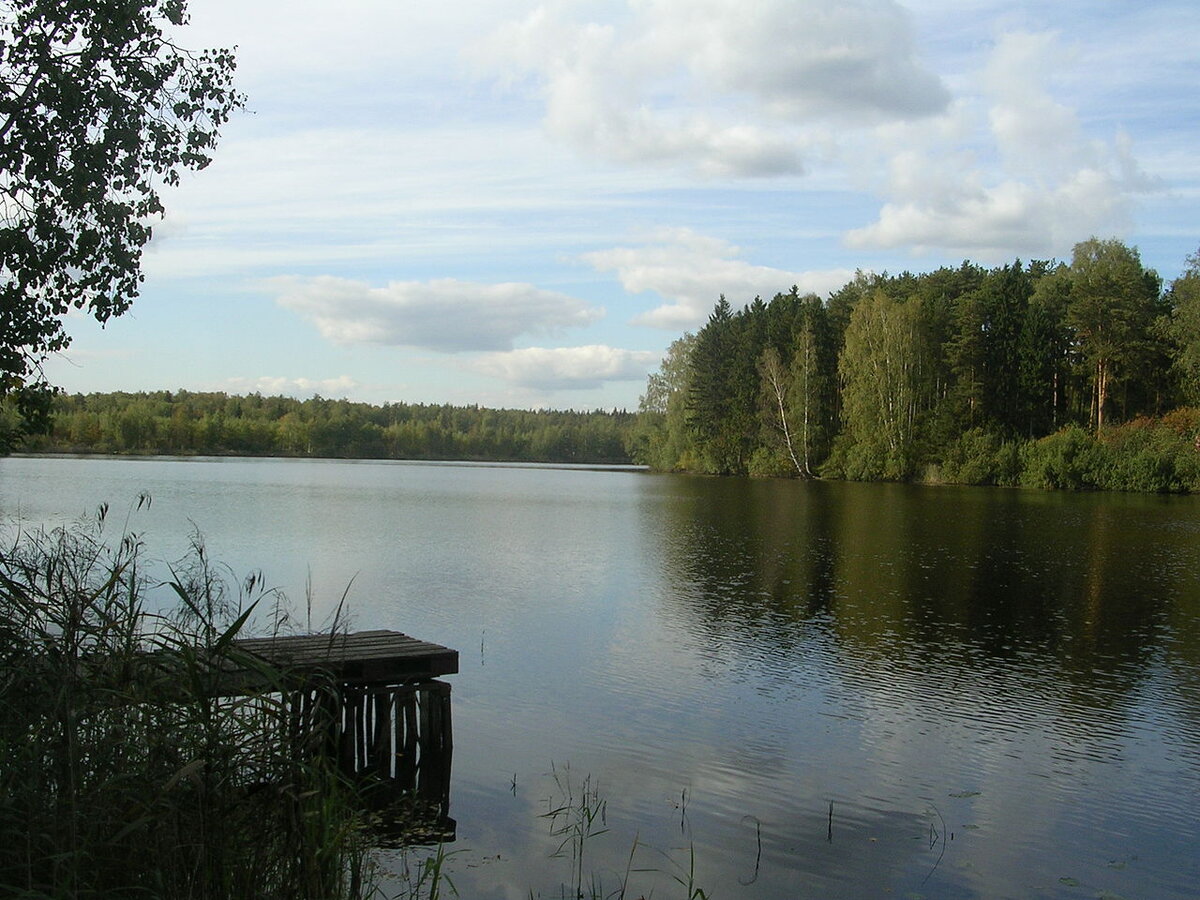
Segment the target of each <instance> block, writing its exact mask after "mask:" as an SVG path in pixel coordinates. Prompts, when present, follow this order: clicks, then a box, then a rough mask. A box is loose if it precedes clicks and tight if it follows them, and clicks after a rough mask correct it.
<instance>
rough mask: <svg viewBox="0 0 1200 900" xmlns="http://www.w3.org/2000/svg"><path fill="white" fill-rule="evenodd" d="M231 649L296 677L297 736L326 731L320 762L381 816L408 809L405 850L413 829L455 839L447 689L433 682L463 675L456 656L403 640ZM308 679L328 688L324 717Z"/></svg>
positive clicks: (274, 643) (367, 635)
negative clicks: (357, 783) (330, 765)
mask: <svg viewBox="0 0 1200 900" xmlns="http://www.w3.org/2000/svg"><path fill="white" fill-rule="evenodd" d="M235 644H236V645H237V647H238V648H239V649H240V650H243V651H246V652H249V653H252V654H254V655H255V656H258V657H260V658H262V659H264V660H266V661H267V662H269V663H271V664H272V665H274V666H278V667H280V668H282V669H285V670H286V671H287V672H288V673H289V675H291V676H293V677H297V676H298V679H297V683H298V685H299V686H298V687H297V688H296V689H295V690H293V691H291V692H290V693H289V695H288V697H287V702H288V705H289V708H290V710H291V716H292V720H293V728H294V730H295V732H296V733H297V734H305V733H310V732H311V731H312V729H313V728H317V729H318V730H321V731H323V733H324V734H325V737H324V738H322V740H321V743H322V744H323V745H324V746H325V748H326V749H325V750H324V751H323V752H327V753H330V754H332V755H334V756H335V757H336V758H337V760H338V763H339V765H340V766H341V768H342V770H343V771H344V772H346V773H347V774H349V775H352V776H355V777H357V778H361V779H365V780H366V782H367V783H369V784H370V785H371V791H370V796H371V797H373V798H374V802H375V805H376V806H377V808H378V809H379V810H380V811H381V812H384V813H386V812H387V811H388V810H389V809H394V808H396V804H397V803H398V802H399V803H400V804H401V806H406V807H408V808H409V812H408V813H407V814H406V815H405V817H404V819H403V821H402V822H401V823H400V825H399V826H398V828H397V833H398V834H399V835H400V836H401V838H402V839H403V840H405V841H407V840H412V839H413V834H414V825H416V826H417V830H418V831H419V832H421V833H423V834H426V835H428V836H429V837H430V839H436V840H453V839H454V834H455V823H454V820H453V819H451V818H450V817H449V807H450V765H451V757H452V753H453V746H454V742H453V732H452V728H451V718H450V685H449V684H447V683H446V682H444V681H438V680H437V676H439V675H453V674H455V673H456V672H458V651H457V650H451V649H450V648H449V647H443V646H441V645H440V644H432V643H429V642H428V641H421V640H418V639H416V638H412V637H409V636H408V635H406V634H402V633H401V632H398V631H359V632H354V633H342V634H333V635H329V634H315V635H285V636H278V637H270V638H243V639H241V640H237V641H235ZM307 673H311V674H312V675H313V676H314V678H315V679H317V680H320V681H324V682H325V683H326V684H328V683H329V681H328V680H332V682H333V683H334V685H336V698H335V706H336V708H334V709H329V708H328V700H329V697H328V695H327V694H325V693H323V692H322V691H321V690H319V689H316V688H310V687H305V686H304V683H305V681H306V679H305V677H304V676H305V675H306V674H307ZM327 679H328V680H327ZM318 723H323V724H318ZM414 813H415V815H416V818H417V820H418V821H416V822H414V819H413V815H414Z"/></svg>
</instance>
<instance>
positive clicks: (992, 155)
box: [47, 0, 1200, 409]
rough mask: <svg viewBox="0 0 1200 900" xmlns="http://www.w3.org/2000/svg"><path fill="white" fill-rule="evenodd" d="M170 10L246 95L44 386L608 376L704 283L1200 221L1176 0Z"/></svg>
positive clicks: (434, 389)
mask: <svg viewBox="0 0 1200 900" xmlns="http://www.w3.org/2000/svg"><path fill="white" fill-rule="evenodd" d="M190 11H191V16H192V21H191V24H190V25H189V26H188V28H187V29H185V31H184V33H183V37H182V39H181V42H182V43H184V44H185V45H186V46H189V47H193V48H202V47H210V46H231V45H236V46H237V48H238V54H237V55H238V59H239V69H238V82H239V87H240V89H241V90H242V91H243V92H245V93H246V94H247V96H248V103H247V107H246V109H245V110H244V111H242V112H241V113H239V114H237V115H236V117H235V119H234V120H233V121H232V122H231V123H230V124H229V125H228V126H227V127H226V128H225V129H224V131H223V137H222V141H221V144H220V146H219V147H218V150H217V154H216V159H215V161H214V162H213V163H212V165H211V166H210V167H209V168H207V169H206V170H204V171H203V172H200V173H198V174H195V175H193V176H190V177H188V178H187V179H186V180H185V183H184V184H183V185H181V186H180V187H179V188H176V189H172V190H168V191H167V192H166V193H165V195H164V200H165V204H166V206H167V214H166V217H165V219H164V220H163V221H162V222H160V223H158V224H157V225H156V228H155V238H154V241H153V242H152V244H151V246H150V248H149V249H148V251H147V253H146V256H145V272H146V281H145V285H144V288H143V291H142V295H141V297H140V298H139V299H138V301H137V302H136V304H135V305H134V307H133V309H132V310H131V311H130V312H129V313H127V314H126V315H125V316H123V317H121V318H119V319H116V320H113V321H111V322H110V323H109V324H108V325H107V327H105V328H103V329H101V328H100V327H99V326H98V325H96V324H95V323H93V322H91V321H90V320H88V319H86V318H83V317H79V316H72V317H71V318H70V319H69V321H68V323H67V328H68V331H69V332H70V333H71V334H72V336H73V339H74V342H73V345H72V347H71V348H70V349H69V350H68V351H66V352H65V353H64V354H62V355H61V356H58V357H56V358H54V359H52V360H51V361H50V363H49V364H48V365H47V375H48V377H49V378H50V380H51V382H52V383H56V384H59V385H61V386H62V387H64V388H65V389H67V390H69V391H85V392H86V391H110V390H157V389H176V388H186V389H189V390H222V391H227V392H229V393H249V392H252V391H260V392H262V393H264V394H275V393H283V394H288V395H292V396H297V397H302V398H303V397H308V396H312V395H313V394H314V393H319V394H321V395H322V396H326V397H348V398H350V399H353V400H363V401H368V402H372V403H383V402H387V401H393V402H395V401H406V402H426V403H442V402H448V403H455V404H474V403H478V404H481V405H486V406H506V407H553V408H576V409H592V408H611V407H624V408H630V409H632V408H635V407H636V405H637V402H638V397H639V395H640V394H641V392H642V391H643V389H644V386H645V378H646V375H647V373H648V372H650V371H653V370H654V369H656V368H657V367H658V363H659V361H660V359H661V357H662V355H663V352H664V350H665V348H666V347H667V345H668V344H670V342H671V341H672V340H674V339H675V338H676V337H678V336H679V335H680V334H682V333H683V332H684V331H685V330H694V329H695V328H697V327H699V326H700V325H702V324H703V322H704V321H705V319H706V317H707V315H708V313H709V312H710V311H711V309H712V305H713V303H715V302H716V300H717V298H718V296H719V295H720V294H725V295H726V296H727V297H728V298H729V299H730V301H731V302H733V303H735V304H736V305H740V304H742V303H745V302H748V301H750V300H752V299H753V298H754V296H755V295H756V294H761V295H762V296H763V297H764V298H769V297H770V296H772V295H773V294H775V293H776V292H778V291H787V290H788V289H790V288H791V286H792V285H793V284H795V285H798V286H799V287H800V289H801V290H802V291H808V290H812V291H815V292H817V293H818V294H821V295H822V296H824V295H826V294H827V293H828V292H829V291H831V290H833V289H836V288H837V287H839V286H840V285H841V284H843V283H844V282H845V281H847V280H848V279H849V278H850V277H851V276H852V274H853V272H854V270H855V269H856V268H862V269H867V270H874V271H885V270H886V271H889V272H897V271H902V270H905V269H907V270H910V271H927V270H930V269H933V268H936V267H938V266H939V265H943V264H950V265H957V264H958V263H959V262H961V261H962V260H963V259H964V258H969V259H971V260H973V261H976V262H980V263H984V264H989V265H991V264H1000V263H1004V262H1008V261H1011V260H1012V259H1013V258H1015V257H1020V258H1022V259H1030V258H1050V257H1057V258H1060V259H1062V258H1069V256H1070V253H1071V248H1072V246H1073V245H1074V244H1075V243H1076V242H1078V241H1081V240H1084V239H1086V238H1088V237H1090V236H1092V235H1097V236H1100V237H1112V236H1115V237H1119V238H1121V239H1122V240H1125V241H1127V242H1129V243H1131V244H1134V245H1136V246H1137V247H1138V248H1139V249H1140V250H1141V253H1142V258H1143V260H1144V262H1145V263H1146V264H1147V265H1149V266H1152V267H1154V268H1156V269H1157V270H1158V271H1159V273H1160V274H1161V275H1162V276H1163V277H1164V278H1165V279H1166V280H1167V281H1168V282H1169V281H1170V280H1171V279H1172V278H1174V277H1176V276H1177V275H1178V274H1179V273H1180V271H1181V269H1182V268H1183V266H1184V261H1185V259H1186V257H1187V256H1188V255H1189V254H1191V253H1193V252H1195V251H1196V249H1197V247H1198V245H1200V224H1198V223H1200V217H1198V216H1197V212H1198V210H1200V202H1198V201H1200V155H1198V154H1197V153H1196V150H1195V148H1196V147H1197V146H1200V91H1198V90H1197V87H1198V86H1200V54H1198V53H1197V52H1196V49H1195V48H1196V46H1197V45H1198V43H1200V6H1198V5H1197V4H1195V3H1194V0H1188V2H1150V3H1146V4H1136V3H1129V2H1125V0H1107V2H1101V0H1097V2H1079V0H1064V2H1060V3H1053V4H1049V3H1022V2H1012V0H1005V2H991V0H911V2H906V3H898V2H892V0H854V2H841V3H838V2H835V3H831V2H830V0H627V2H608V0H579V2H570V0H562V2H541V3H539V2H523V0H462V2H456V3H453V4H431V3H428V2H419V3H418V2H411V0H341V2H338V3H331V2H315V0H287V2H280V0H254V2H253V3H250V4H248V3H245V2H244V0H192V2H191V5H190Z"/></svg>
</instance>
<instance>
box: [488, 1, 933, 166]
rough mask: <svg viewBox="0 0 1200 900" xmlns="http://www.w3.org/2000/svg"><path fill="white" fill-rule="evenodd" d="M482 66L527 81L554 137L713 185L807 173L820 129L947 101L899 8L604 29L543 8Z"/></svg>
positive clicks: (788, 4) (645, 22) (688, 4)
mask: <svg viewBox="0 0 1200 900" xmlns="http://www.w3.org/2000/svg"><path fill="white" fill-rule="evenodd" d="M614 23H615V24H614ZM482 55H483V56H484V58H485V59H487V60H490V61H491V63H492V64H493V66H495V67H496V68H498V69H501V70H504V71H506V72H507V74H508V76H509V77H510V78H516V77H518V76H521V75H526V76H529V75H532V78H533V80H534V82H535V83H536V84H537V85H538V86H539V87H540V89H541V91H542V94H543V97H544V101H545V125H546V128H547V130H548V131H549V132H550V134H552V135H554V136H555V137H558V138H560V139H562V140H565V141H567V142H569V143H571V144H572V145H574V146H575V147H577V148H578V149H580V150H583V151H585V152H588V153H595V154H598V155H600V156H602V157H605V158H608V159H611V160H616V161H619V162H634V163H660V162H665V163H680V164H683V165H686V166H688V167H691V168H694V169H696V170H698V171H700V172H703V173H706V174H712V175H749V176H756V175H759V176H761V175H779V174H785V173H798V172H800V171H801V170H802V168H803V159H802V154H803V152H804V150H805V149H806V147H807V146H808V145H809V144H810V143H811V142H814V141H817V140H820V139H821V138H819V137H818V136H817V135H815V134H814V133H812V132H811V131H810V130H809V126H812V125H814V124H815V123H827V122H828V121H830V120H835V121H838V122H843V123H844V122H847V121H850V122H861V121H878V120H880V119H884V120H894V119H909V118H913V117H919V116H925V115H928V114H931V113H936V112H937V111H939V110H941V109H942V108H943V107H945V105H946V104H947V102H948V100H949V94H948V92H947V91H946V89H945V87H944V86H943V85H942V83H941V81H940V79H939V78H938V77H937V76H936V75H934V74H933V73H931V72H929V71H927V70H926V69H925V68H924V67H923V66H922V65H921V64H920V62H919V61H918V59H917V57H916V52H915V48H914V45H913V40H912V29H911V26H910V23H909V20H908V16H907V14H906V13H905V12H904V10H902V9H901V8H900V6H899V5H897V4H896V3H894V2H892V0H858V2H855V3H839V4H829V3H827V2H824V0H756V2H754V3H751V4H746V3H742V2H739V0H644V2H638V3H630V4H629V6H628V9H626V10H624V11H623V14H620V15H614V17H613V22H609V23H598V22H577V21H570V20H568V19H566V18H565V17H563V16H562V15H560V14H558V13H557V12H551V11H550V10H549V9H548V8H547V7H545V6H542V7H539V8H538V9H536V10H535V11H534V12H533V13H531V14H530V15H529V16H528V17H526V18H525V19H523V20H521V21H519V22H512V23H509V24H508V25H506V26H505V27H503V28H501V29H500V30H499V31H498V32H496V33H495V34H494V35H493V36H492V38H491V40H490V41H489V42H488V43H487V45H486V46H485V48H484V49H483V51H482Z"/></svg>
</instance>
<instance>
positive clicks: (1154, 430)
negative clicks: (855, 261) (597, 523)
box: [633, 238, 1200, 491]
mask: <svg viewBox="0 0 1200 900" xmlns="http://www.w3.org/2000/svg"><path fill="white" fill-rule="evenodd" d="M1198 407H1200V254H1197V255H1196V256H1193V257H1191V258H1190V259H1189V260H1188V261H1187V269H1186V270H1185V272H1184V274H1183V275H1182V276H1181V277H1180V278H1179V279H1177V280H1176V281H1175V282H1174V283H1173V284H1172V285H1170V287H1169V289H1166V290H1164V288H1163V285H1162V282H1161V279H1160V278H1159V276H1158V275H1157V274H1156V273H1155V272H1154V271H1153V270H1150V269H1147V268H1145V267H1144V266H1143V264H1142V262H1141V258H1140V255H1139V253H1138V251H1137V250H1136V249H1135V248H1131V247H1128V246H1126V245H1125V244H1123V243H1121V242H1119V241H1116V240H1097V239H1094V238H1093V239H1091V240H1088V241H1085V242H1083V243H1081V244H1078V245H1077V246H1076V247H1075V249H1074V253H1073V255H1072V259H1071V262H1070V263H1069V264H1066V263H1055V262H1044V261H1038V262H1032V263H1029V264H1023V263H1022V262H1021V261H1020V260H1017V261H1015V262H1013V263H1012V264H1010V265H1005V266H1001V267H998V268H993V269H985V268H982V267H980V266H978V265H974V264H972V263H970V262H964V263H963V264H962V265H961V266H959V267H958V268H941V269H938V270H937V271H934V272H930V273H927V274H923V275H913V274H910V273H907V272H906V273H903V274H901V275H895V276H889V275H887V274H882V275H871V274H864V273H861V272H860V273H859V274H858V275H857V277H856V278H855V279H854V280H853V281H851V282H850V283H848V284H846V285H845V286H843V287H842V288H841V289H840V290H838V291H836V292H834V293H833V294H831V295H830V297H829V298H828V299H826V300H822V299H821V298H819V297H817V296H815V295H807V296H801V295H799V294H798V292H797V291H796V289H795V288H793V289H792V291H791V292H790V293H788V294H778V295H776V296H775V297H774V299H772V300H771V301H769V302H766V301H763V300H762V299H761V298H755V299H754V301H753V302H752V303H749V304H747V305H746V306H744V307H743V308H741V309H737V310H735V309H734V308H733V307H732V306H731V305H730V303H729V302H728V301H727V300H726V299H725V298H724V297H721V299H720V301H719V302H718V303H717V305H716V308H715V309H714V310H713V313H712V315H711V316H710V318H709V320H708V323H707V324H706V325H705V326H704V327H703V328H702V329H700V331H699V332H698V333H696V334H686V335H684V336H683V337H681V338H680V339H679V340H677V341H675V342H674V343H673V344H672V345H671V347H670V349H669V351H668V354H667V356H666V358H665V359H664V360H663V363H662V367H661V369H660V371H659V372H658V373H656V374H654V375H652V376H651V377H650V382H649V385H648V388H647V391H646V393H645V395H644V396H643V397H642V402H641V407H640V414H639V418H638V422H637V425H636V427H635V431H634V435H633V456H634V458H635V460H637V461H638V462H642V463H645V464H648V465H650V466H651V467H653V468H655V469H659V470H664V471H692V472H703V473H711V474H750V475H791V476H798V477H811V476H814V475H821V476H824V477H831V478H847V479H855V480H878V479H886V480H920V481H927V482H957V483H970V484H1011V485H1015V484H1027V485H1034V486H1040V487H1056V488H1071V489H1081V488H1104V489H1116V490H1147V491H1200V408H1198Z"/></svg>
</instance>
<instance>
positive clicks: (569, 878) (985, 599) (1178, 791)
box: [0, 458, 1200, 900]
mask: <svg viewBox="0 0 1200 900" xmlns="http://www.w3.org/2000/svg"><path fill="white" fill-rule="evenodd" d="M142 492H145V493H147V494H149V496H150V497H151V499H152V503H151V504H150V505H149V507H148V508H147V507H146V506H145V505H143V507H142V508H141V509H138V508H137V497H138V495H139V494H140V493H142ZM101 503H108V504H109V513H108V527H109V528H110V529H112V528H116V529H117V530H118V531H119V530H120V529H121V527H122V526H124V527H126V528H128V529H129V530H131V531H133V532H136V533H137V534H139V535H140V536H141V537H142V538H143V539H144V541H145V542H146V545H147V548H148V553H149V555H150V556H151V557H153V558H155V559H157V560H160V561H162V562H163V563H164V564H165V563H169V562H170V561H171V560H174V559H177V558H179V557H180V556H182V555H183V553H184V552H185V550H186V548H187V546H188V542H189V540H190V535H191V534H192V533H193V532H198V533H200V534H202V535H203V537H204V540H205V542H206V545H207V547H208V551H209V553H210V555H211V556H212V557H213V558H214V559H217V560H221V561H224V562H225V563H227V564H228V565H229V567H230V568H231V570H232V571H233V572H235V573H236V574H237V575H238V576H242V575H244V574H246V573H248V572H249V571H251V570H261V571H262V572H263V574H264V575H265V577H266V579H267V581H268V582H269V583H272V584H275V585H278V586H279V587H280V588H282V589H283V590H284V591H285V592H286V593H287V594H288V595H289V596H290V597H291V598H292V600H293V605H294V607H295V609H296V615H297V616H298V618H300V619H302V620H303V619H306V618H308V617H309V616H308V612H307V609H306V605H307V604H306V599H305V597H306V592H309V593H310V594H311V598H312V616H311V617H312V619H314V620H316V621H315V622H314V624H317V623H319V621H320V620H322V619H324V618H325V617H327V616H328V615H329V614H330V613H331V612H332V611H333V610H334V609H335V607H336V606H337V604H338V601H339V600H340V599H341V597H342V596H343V594H346V595H347V598H348V599H347V605H348V607H349V609H350V611H351V621H352V627H354V628H356V629H365V628H392V629H396V630H400V631H404V632H407V633H409V634H412V635H414V636H416V637H419V638H422V639H425V640H429V641H435V642H437V643H441V644H446V645H448V646H451V647H454V648H456V649H458V650H459V651H460V654H461V671H460V673H459V674H457V675H454V676H451V677H449V678H448V679H447V680H448V681H450V682H451V683H452V685H453V691H454V694H453V715H454V732H455V751H454V753H455V755H454V768H453V776H452V798H451V814H452V815H453V816H454V818H455V819H456V820H457V822H458V829H457V840H456V842H455V843H454V844H453V845H451V846H450V847H449V848H448V849H451V850H453V851H454V853H453V855H452V856H451V857H450V859H449V861H448V868H449V871H450V874H451V877H452V878H453V880H454V883H455V885H456V887H457V888H458V891H459V893H460V894H461V896H463V897H465V898H514V900H515V898H527V897H529V896H530V895H531V893H532V895H533V896H540V897H558V896H560V895H562V894H563V893H570V891H571V890H573V887H571V888H564V885H570V884H573V875H572V863H571V859H570V854H569V845H568V848H567V850H565V851H564V852H565V853H566V856H564V857H554V856H553V854H554V852H555V850H556V849H558V848H559V846H560V844H561V843H562V842H563V840H564V835H562V834H559V835H557V836H556V835H555V834H553V833H552V831H553V829H554V828H555V825H556V821H555V820H554V819H552V818H547V817H546V816H545V814H546V813H547V812H548V811H549V810H550V809H551V808H553V807H555V806H560V805H563V804H564V802H567V800H568V797H567V795H566V791H567V789H568V787H567V786H568V784H569V790H570V798H573V799H577V798H578V797H579V796H580V792H582V791H583V790H584V789H585V787H586V788H587V789H591V790H594V791H596V792H597V794H596V798H595V799H596V802H599V801H601V800H603V801H605V807H604V818H603V823H602V824H603V826H604V827H605V828H606V829H607V830H606V832H605V833H603V834H600V835H596V836H592V837H588V838H587V839H586V841H585V847H584V870H585V882H586V881H587V879H588V877H589V876H591V877H595V878H596V879H599V880H600V881H601V882H602V884H603V890H604V892H605V893H608V892H609V891H611V890H614V889H616V888H617V887H618V886H619V884H620V882H621V879H622V877H623V876H624V873H625V872H626V870H627V869H632V870H635V871H633V872H632V874H630V875H629V892H628V894H627V896H629V897H631V898H632V897H637V896H640V895H641V894H643V893H645V894H648V893H649V892H650V891H651V890H653V891H654V896H656V897H662V898H669V897H686V896H687V883H688V882H689V879H690V880H692V882H693V883H694V885H695V886H696V887H698V888H700V889H702V890H703V891H704V892H705V893H706V895H707V896H708V897H721V898H747V900H749V898H794V897H834V896H836V897H864V898H867V897H871V898H874V897H881V896H896V897H953V898H958V897H963V898H966V897H980V898H985V897H986V898H995V897H1029V896H1038V897H1064V898H1082V897H1089V898H1091V897H1100V896H1104V897H1125V898H1135V897H1154V898H1184V897H1189V898H1190V897H1194V896H1196V895H1197V893H1200V852H1198V847H1200V497H1159V496H1140V495H1117V494H1104V495H1102V494H1085V495H1068V494H1049V493H1040V492H1026V491H1015V490H1003V489H989V488H951V487H943V488H929V487H917V486H906V485H881V484H843V483H821V482H818V483H799V482H790V481H765V480H763V481H760V480H735V479H711V478H697V477H686V476H665V475H651V474H648V473H645V472H640V471H632V470H622V469H614V470H593V469H579V468H566V467H557V468H542V467H536V466H490V465H455V464H417V463H395V462H345V461H311V460H244V459H220V460H216V459H192V460H163V459H150V460H145V459H75V458H58V459H54V458H8V459H0V518H2V519H3V520H4V521H5V522H8V523H10V526H11V523H14V522H18V521H19V522H21V523H23V525H24V526H25V527H32V526H35V525H37V524H41V523H49V524H61V523H63V522H66V521H71V520H75V519H79V518H81V517H87V516H92V515H94V513H95V511H96V509H97V507H98V506H99V505H100V504H101ZM556 776H557V777H556ZM564 824H566V822H565V820H564V819H562V818H560V819H558V820H557V825H558V826H559V827H562V826H563V825H564ZM595 827H596V828H600V827H601V821H600V820H599V819H598V820H597V822H596V823H595ZM567 836H568V837H569V835H567ZM631 851H632V856H633V861H632V864H630V857H631ZM384 862H385V863H386V864H387V865H389V866H392V867H398V866H399V865H400V860H399V857H398V856H396V855H394V854H393V855H387V856H385V859H384ZM636 870H650V871H636ZM689 873H690V875H689Z"/></svg>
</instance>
